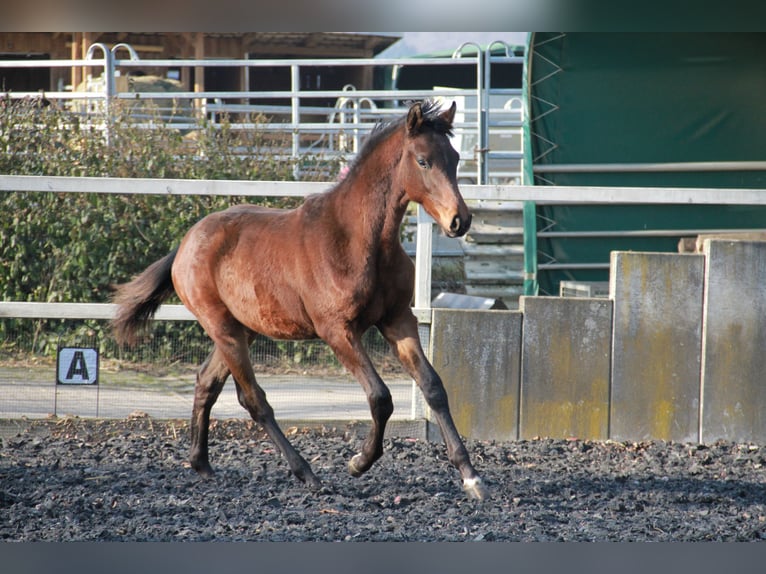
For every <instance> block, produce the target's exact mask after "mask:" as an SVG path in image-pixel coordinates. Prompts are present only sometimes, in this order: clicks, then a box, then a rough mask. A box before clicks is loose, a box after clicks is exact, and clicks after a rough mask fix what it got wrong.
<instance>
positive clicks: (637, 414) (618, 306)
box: [609, 252, 704, 442]
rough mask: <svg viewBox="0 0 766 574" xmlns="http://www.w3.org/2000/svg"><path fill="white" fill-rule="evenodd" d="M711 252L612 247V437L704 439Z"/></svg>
mask: <svg viewBox="0 0 766 574" xmlns="http://www.w3.org/2000/svg"><path fill="white" fill-rule="evenodd" d="M703 274H704V258H703V256H701V255H677V254H676V255H674V254H670V253H632V252H613V253H612V257H611V271H610V283H609V296H610V298H611V299H612V300H613V301H614V329H613V349H612V400H611V415H610V418H611V425H610V438H612V439H614V440H634V441H640V440H644V439H650V438H655V439H662V440H675V441H682V442H687V441H693V442H696V441H697V440H698V439H699V407H700V402H699V394H700V391H699V387H700V382H699V381H700V365H701V358H700V353H701V350H700V349H701V346H702V293H703Z"/></svg>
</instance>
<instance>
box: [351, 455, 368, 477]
mask: <svg viewBox="0 0 766 574" xmlns="http://www.w3.org/2000/svg"><path fill="white" fill-rule="evenodd" d="M361 457H362V455H360V454H355V455H354V456H352V457H351V460H350V461H348V472H349V473H350V474H351V476H353V477H354V478H359V477H360V476H362V475H363V474H364V471H363V470H362V469H360V468H359V464H358V462H359V459H360V458H361Z"/></svg>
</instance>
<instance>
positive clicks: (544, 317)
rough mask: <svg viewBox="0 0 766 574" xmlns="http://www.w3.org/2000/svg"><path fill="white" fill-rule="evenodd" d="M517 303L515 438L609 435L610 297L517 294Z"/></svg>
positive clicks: (584, 437) (598, 438)
mask: <svg viewBox="0 0 766 574" xmlns="http://www.w3.org/2000/svg"><path fill="white" fill-rule="evenodd" d="M519 308H520V310H521V311H522V312H523V313H524V327H523V337H522V342H523V344H522V350H521V365H522V367H521V409H520V410H521V413H520V418H519V438H522V439H526V438H534V437H538V436H547V437H553V436H555V437H579V438H583V439H590V440H603V439H607V438H609V437H608V432H609V363H610V361H609V359H610V357H611V352H610V346H611V337H610V336H609V334H610V332H611V327H612V303H611V301H608V300H605V299H564V298H560V297H521V299H520V307H519Z"/></svg>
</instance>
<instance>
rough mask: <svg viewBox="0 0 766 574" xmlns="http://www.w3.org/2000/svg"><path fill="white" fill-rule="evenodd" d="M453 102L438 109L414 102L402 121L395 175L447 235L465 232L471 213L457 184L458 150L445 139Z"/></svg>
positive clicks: (453, 108)
mask: <svg viewBox="0 0 766 574" xmlns="http://www.w3.org/2000/svg"><path fill="white" fill-rule="evenodd" d="M455 109H456V105H455V103H454V102H453V103H452V106H450V108H449V109H447V110H445V111H442V110H440V109H438V107H436V106H435V105H434V104H433V103H431V102H427V103H420V102H418V103H416V104H414V105H413V106H412V107H411V108H410V111H409V113H408V114H407V119H406V120H405V122H404V129H405V130H406V134H405V137H404V150H403V153H402V158H401V161H400V164H399V177H400V181H401V183H402V186H403V187H404V192H405V193H406V194H407V197H408V198H409V199H410V200H412V201H415V202H416V203H419V204H421V205H422V206H423V207H424V208H425V210H426V211H427V212H428V214H429V215H430V216H431V217H433V218H434V220H436V223H438V224H439V226H440V227H441V228H442V229H443V230H444V232H445V233H446V234H447V235H448V236H450V237H460V236H462V235H465V233H466V232H467V231H468V228H469V227H471V213H470V212H469V211H468V207H467V206H466V204H465V201H463V197H462V195H460V190H459V189H458V186H457V164H458V160H459V158H460V154H458V152H457V151H455V148H453V147H452V144H451V143H450V141H449V136H450V135H451V134H452V120H453V119H454V118H455Z"/></svg>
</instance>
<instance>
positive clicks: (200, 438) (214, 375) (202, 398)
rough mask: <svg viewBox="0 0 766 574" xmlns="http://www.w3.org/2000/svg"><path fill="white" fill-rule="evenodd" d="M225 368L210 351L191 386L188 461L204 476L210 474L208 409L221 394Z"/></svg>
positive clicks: (225, 372) (226, 368)
mask: <svg viewBox="0 0 766 574" xmlns="http://www.w3.org/2000/svg"><path fill="white" fill-rule="evenodd" d="M228 376H229V368H228V367H227V366H226V364H225V363H224V362H223V360H222V358H221V356H220V354H219V353H218V352H217V351H216V350H214V351H213V352H212V353H211V354H210V355H209V356H208V358H207V359H206V360H205V362H204V363H203V364H202V367H200V370H199V372H198V373H197V384H196V385H195V386H194V406H193V407H192V418H191V451H190V454H189V462H190V464H191V466H192V468H193V469H194V470H196V471H197V472H198V473H199V474H201V475H202V476H204V477H210V476H212V475H213V469H212V467H211V466H210V460H209V458H208V431H209V427H210V409H212V408H213V405H214V404H215V401H216V400H217V399H218V396H219V395H220V394H221V390H222V389H223V385H224V383H225V382H226V378H227V377H228Z"/></svg>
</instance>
